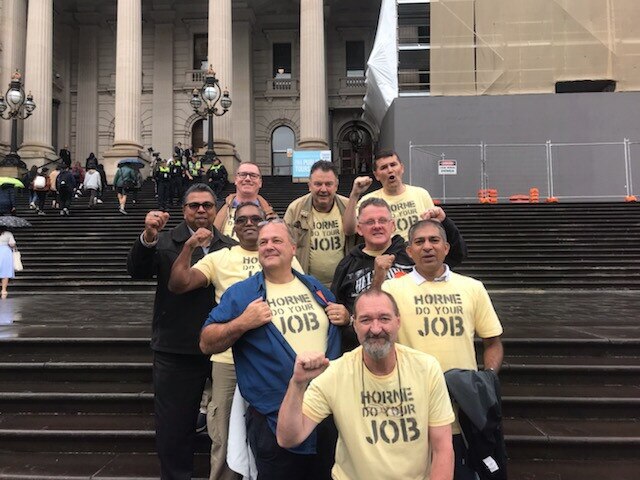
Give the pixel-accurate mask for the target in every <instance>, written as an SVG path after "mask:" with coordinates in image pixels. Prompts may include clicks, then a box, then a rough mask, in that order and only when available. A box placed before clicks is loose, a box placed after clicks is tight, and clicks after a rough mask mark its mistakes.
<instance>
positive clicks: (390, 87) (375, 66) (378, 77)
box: [362, 0, 398, 128]
mask: <svg viewBox="0 0 640 480" xmlns="http://www.w3.org/2000/svg"><path fill="white" fill-rule="evenodd" d="M397 29H398V13H397V7H396V0H382V5H381V6H380V17H379V19H378V29H377V31H376V39H375V41H374V43H373V49H372V50H371V55H370V56H369V60H368V61H367V73H366V79H365V84H366V86H367V93H366V95H365V96H364V105H363V106H362V108H363V110H364V114H363V116H364V117H366V118H367V119H368V120H369V121H370V122H372V123H373V124H375V125H376V126H377V127H378V128H380V125H381V124H382V120H383V119H384V116H385V114H386V113H387V110H388V109H389V107H390V106H391V102H393V99H394V98H396V97H397V96H398V45H397Z"/></svg>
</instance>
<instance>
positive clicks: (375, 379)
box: [302, 345, 454, 480]
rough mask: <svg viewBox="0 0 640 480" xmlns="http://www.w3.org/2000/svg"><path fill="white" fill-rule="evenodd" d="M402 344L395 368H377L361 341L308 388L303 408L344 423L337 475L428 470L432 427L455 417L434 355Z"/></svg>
mask: <svg viewBox="0 0 640 480" xmlns="http://www.w3.org/2000/svg"><path fill="white" fill-rule="evenodd" d="M395 348H396V353H397V359H398V361H397V364H396V367H395V368H394V370H393V371H392V372H391V373H390V374H388V375H384V376H376V375H374V374H372V373H371V372H370V371H369V370H368V369H367V368H366V367H365V366H364V362H363V359H362V347H358V348H356V349H355V350H353V351H351V352H347V353H345V354H344V355H343V356H342V357H341V358H339V359H338V360H334V361H333V362H331V365H330V366H329V368H328V369H327V370H326V371H325V372H324V373H323V374H321V375H320V376H319V377H317V378H315V379H314V380H313V381H312V382H311V384H310V385H309V388H308V389H307V391H306V392H305V394H304V401H303V405H302V412H303V413H304V415H306V416H307V417H309V418H310V419H311V420H313V421H314V422H317V423H320V422H321V421H322V420H323V419H324V418H326V417H327V416H328V415H331V414H333V419H334V421H335V423H336V426H337V427H338V443H337V445H336V462H335V464H334V466H333V470H332V472H331V473H332V476H333V478H334V479H337V480H346V479H349V480H355V479H363V480H364V479H372V478H375V479H379V480H396V479H400V478H401V479H403V480H424V479H428V478H429V472H430V454H429V435H428V434H429V432H428V428H429V427H440V426H444V425H449V424H450V423H451V422H453V419H454V414H453V410H452V408H451V401H450V400H449V395H448V393H447V387H446V385H445V381H444V376H443V374H442V371H441V370H440V367H439V365H438V362H437V361H436V360H435V359H434V358H433V357H432V356H430V355H427V354H425V353H422V352H418V351H416V350H413V349H411V348H408V347H405V346H403V345H396V346H395Z"/></svg>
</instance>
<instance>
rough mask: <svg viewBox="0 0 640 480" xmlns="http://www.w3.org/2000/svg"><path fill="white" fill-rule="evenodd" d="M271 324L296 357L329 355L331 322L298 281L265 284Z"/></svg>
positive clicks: (307, 290)
mask: <svg viewBox="0 0 640 480" xmlns="http://www.w3.org/2000/svg"><path fill="white" fill-rule="evenodd" d="M265 284H266V287H267V303H268V304H269V307H270V308H271V315H272V319H271V321H272V322H273V324H274V325H275V326H276V328H277V329H278V330H280V333H282V335H283V336H284V338H285V340H286V341H287V342H289V345H291V348H292V349H293V351H294V352H296V353H302V352H326V351H327V339H328V334H329V319H328V318H327V314H326V313H325V312H324V309H323V308H322V307H321V306H320V305H319V304H318V302H316V301H315V299H314V298H313V294H312V293H311V292H310V291H309V289H308V288H307V287H305V286H304V284H303V283H302V282H301V281H300V280H299V279H298V278H295V279H294V280H293V281H291V282H289V283H282V284H280V283H271V282H269V281H265Z"/></svg>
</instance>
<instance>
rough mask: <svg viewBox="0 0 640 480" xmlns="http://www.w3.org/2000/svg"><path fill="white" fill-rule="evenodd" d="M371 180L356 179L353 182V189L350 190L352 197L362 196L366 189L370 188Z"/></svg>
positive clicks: (367, 178)
mask: <svg viewBox="0 0 640 480" xmlns="http://www.w3.org/2000/svg"><path fill="white" fill-rule="evenodd" d="M372 183H373V180H372V178H371V177H357V178H356V179H355V180H354V181H353V187H352V188H351V194H352V195H358V196H360V195H362V194H363V193H364V192H366V191H367V188H369V187H370V186H371V184H372Z"/></svg>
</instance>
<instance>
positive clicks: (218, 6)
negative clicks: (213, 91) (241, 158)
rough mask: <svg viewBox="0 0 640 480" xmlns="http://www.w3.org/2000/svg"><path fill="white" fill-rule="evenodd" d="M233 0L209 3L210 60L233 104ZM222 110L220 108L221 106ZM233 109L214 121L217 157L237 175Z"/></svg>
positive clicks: (213, 0) (221, 85) (214, 118)
mask: <svg viewBox="0 0 640 480" xmlns="http://www.w3.org/2000/svg"><path fill="white" fill-rule="evenodd" d="M232 40H233V39H232V20H231V0H209V31H208V49H207V51H208V57H209V64H211V65H212V66H213V70H214V71H215V72H216V78H217V79H218V80H219V82H220V88H221V89H222V90H225V89H228V90H229V92H230V96H231V99H232V100H233V88H232V87H233V50H232V43H233V41H232ZM218 108H220V105H218ZM232 116H233V106H232V107H231V109H230V110H229V111H228V112H227V113H226V114H225V115H224V116H222V117H216V116H214V117H213V141H214V149H215V151H216V154H217V155H218V156H219V157H220V159H221V160H222V162H223V163H224V165H225V167H226V168H227V170H229V172H234V171H235V164H236V160H237V154H236V151H235V144H234V142H233V138H232V133H231V132H232Z"/></svg>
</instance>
